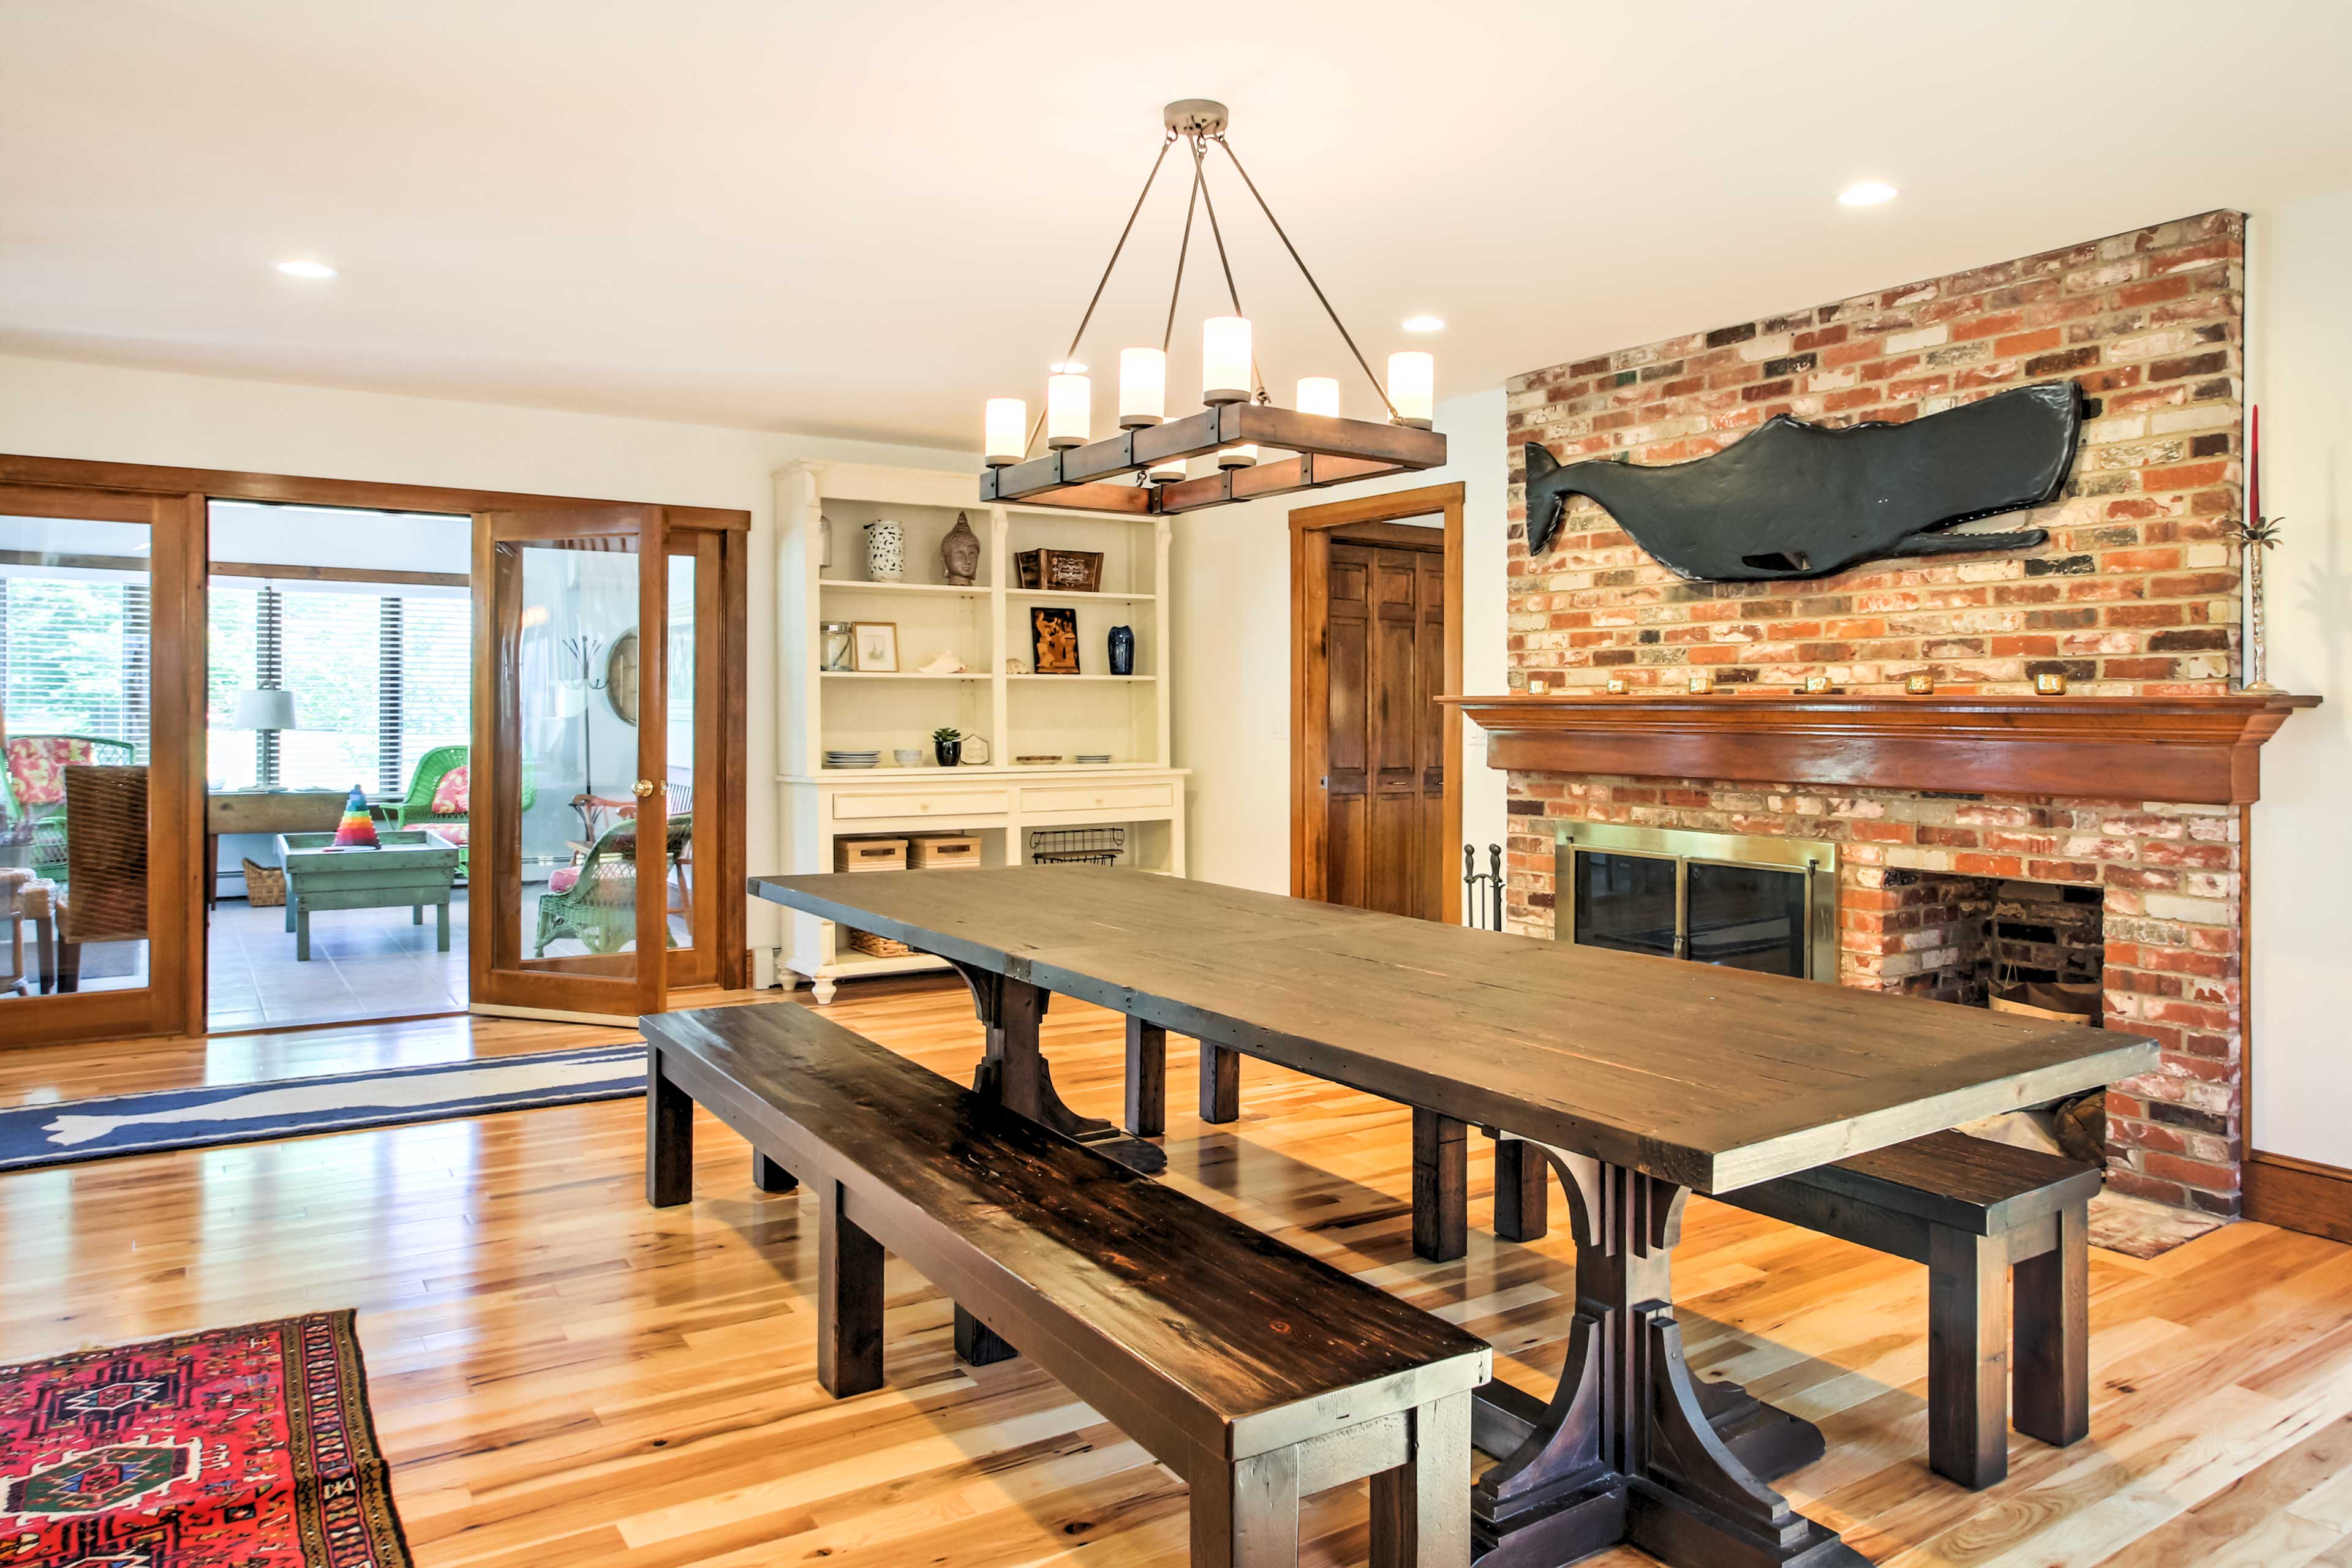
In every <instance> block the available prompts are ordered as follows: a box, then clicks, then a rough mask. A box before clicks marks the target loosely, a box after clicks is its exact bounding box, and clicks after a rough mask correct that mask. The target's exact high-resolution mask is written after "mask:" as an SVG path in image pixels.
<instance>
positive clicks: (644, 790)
mask: <svg viewBox="0 0 2352 1568" xmlns="http://www.w3.org/2000/svg"><path fill="white" fill-rule="evenodd" d="M629 790H630V793H631V794H633V795H635V796H636V797H637V798H638V799H639V800H643V799H645V798H646V796H648V795H652V794H653V793H654V785H653V781H652V780H651V779H639V780H638V781H637V782H636V783H635V784H631V785H630V786H629Z"/></svg>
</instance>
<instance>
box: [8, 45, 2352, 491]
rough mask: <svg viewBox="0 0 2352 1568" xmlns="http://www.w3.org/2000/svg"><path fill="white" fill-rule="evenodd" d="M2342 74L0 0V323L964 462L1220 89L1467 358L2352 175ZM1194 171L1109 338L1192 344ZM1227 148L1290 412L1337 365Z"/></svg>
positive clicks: (1130, 268) (1782, 298)
mask: <svg viewBox="0 0 2352 1568" xmlns="http://www.w3.org/2000/svg"><path fill="white" fill-rule="evenodd" d="M2347 65H2352V10H2347V7H2345V6H2343V5H2339V4H2336V3H2335V0H2324V3H2323V0H2312V3H2307V4H2305V3H2297V0H2235V3H2234V4H2229V5H2215V4H2211V3H2210V0H2129V3H2128V4H2126V5H2091V4H2082V3H2078V0H1937V3H1935V4H1927V5H1922V4H1916V3H1915V0H1892V3H1890V0H1854V3H1846V0H1770V3H1768V4H1757V3H1754V0H1717V3H1710V4H1699V3H1680V4H1671V3H1655V0H1609V3H1606V4H1603V3H1599V0H1585V3H1570V0H1548V3H1540V4H1518V5H1507V4H1455V5H1426V4H1420V5H1407V4H1397V3H1392V0H1339V3H1332V4H1297V3H1286V0H1259V3H1257V4H1253V5H1211V6H1192V7H1176V6H1169V5H1119V6H1112V5H1103V4H1096V5H1075V4H1058V3H1053V4H1048V3H1030V4H991V3H975V0H956V3H943V0H896V3H894V4H889V5H875V4H857V3H856V0H822V3H808V0H673V3H671V4H667V5H663V4H646V3H645V0H328V3H323V4H322V3H321V0H144V3H141V0H70V3H61V0H0V352H16V353H31V354H37V355H48V356H54V357H64V358H74V359H89V360H100V361H106V362H113V363H130V364H141V365H154V366H162V367H168V368H175V369H184V370H192V371H200V372H205V373H208V374H224V375H242V376H255V377H263V378H271V379H278V380H289V381H296V382H305V383H318V384H332V385H339V386H355V387H367V388H375V389H382V390H389V391H401V392H413V393H421V394H430V395H441V396H452V397H461V398H472V399H478V400H483V401H490V402H508V403H526V404H537V405H551V406H558V407H572V408H583V409H593V410H600V411H606V412H614V413H625V414H635V415H646V416H656V417H661V418H668V419H678V420H690V421H698V422H708V423H718V424H728V425H740V426H756V427H763V428H785V429H796V430H806V431H811V432H817V433H826V434H834V435H843V436H863V437H879V438H888V439H898V440H905V441H914V442H920V443H928V444H934V445H940V446H946V447H958V448H962V449H966V450H969V449H971V448H972V447H975V446H976V445H977V442H978V438H979V426H980V405H981V400H982V398H983V397H984V396H986V395H990V394H1006V395H1024V396H1026V397H1028V398H1030V399H1031V400H1032V407H1033V408H1034V407H1035V406H1036V405H1037V400H1038V399H1040V398H1041V397H1042V395H1043V377H1044V371H1045V364H1046V363H1047V362H1049V361H1052V360H1055V359H1057V358H1059V357H1060V356H1061V353H1062V350H1063V348H1064V346H1065V344H1066V342H1067V339H1068V335H1069V332H1070V331H1071V329H1072V328H1073V327H1074V326H1075V325H1076V317H1077V313H1078V311H1079V310H1081V309H1082V308H1083V306H1084V304H1085V302H1086V298H1087V292H1088V290H1089V289H1091V288H1092V287H1093V284H1094V280H1095V276H1096V273H1097V269H1098V268H1100V266H1101V263H1102V260H1103V258H1104V257H1105V255H1106V254H1107V253H1108V248H1109V243H1110V240H1111V238H1112V237H1113V236H1114V235H1115V233H1116V232H1117V227H1118V223H1119V222H1120V220H1121V219H1122V217H1123V216H1124V215H1125V212H1126V210H1127V206H1128V205H1129V202H1130V201H1131V200H1132V199H1133V197H1134V194H1135V191H1136V189H1137V188H1138V186H1139V184H1140V183H1141V180H1142V176H1143V173H1144V170H1145V169H1146V168H1147V167H1148V166H1149V164H1150V159H1151V156H1152V153H1153V152H1154V150H1155V149H1156V146H1157V144H1158V141H1159V137H1160V126H1159V119H1160V105H1161V103H1162V102H1163V101H1164V100H1168V99H1171V98H1178V97H1187V96H1195V95H1198V96H1206V97H1215V98H1222V99H1223V100H1226V101H1228V102H1229V103H1231V104H1232V105H1233V107H1234V144H1235V146H1236V147H1237V148H1238V149H1239V150H1240V151H1241V153H1242V155H1243V156H1244V158H1245V159H1246V160H1247V161H1248V163H1249V164H1250V172H1251V173H1252V174H1254V175H1255V176H1256V178H1257V180H1258V183H1259V185H1260V187H1261V188H1262V189H1263V190H1264V191H1265V193H1266V195H1267V197H1268V199H1269V200H1271V201H1272V202H1273V203H1274V205H1275V210H1276V213H1277V214H1279V215H1280V216H1282V218H1283V220H1284V222H1285V224H1286V226H1287V227H1288V228H1289V230H1290V233H1291V236H1292V237H1293V238H1294V239H1295V240H1296V241H1297V243H1298V245H1299V246H1300V247H1301V248H1302V250H1303V251H1304V252H1305V254H1306V256H1307V260H1308V262H1309V263H1310V265H1313V266H1314V267H1315V268H1317V269H1318V273H1319V274H1320V276H1321V278H1322V280H1323V282H1324V285H1325V287H1326V288H1327V289H1328V291H1329V293H1330V294H1331V297H1332V299H1333V300H1334V302H1335V303H1336V304H1337V305H1338V306H1339V309H1340V310H1341V312H1342V314H1343V315H1344V316H1345V317H1346V318H1347V319H1348V320H1349V322H1350V324H1351V325H1353V326H1354V327H1355V328H1356V330H1357V331H1358V333H1359V335H1360V339H1361V340H1362V342H1363V346H1364V349H1365V351H1366V353H1368V354H1369V355H1370V357H1371V358H1372V360H1373V363H1374V364H1375V365H1376V366H1377V365H1378V364H1380V363H1381V359H1382V356H1384V355H1385V354H1386V353H1388V352H1389V351H1390V350H1391V349H1394V348H1399V347H1404V346H1413V347H1429V348H1433V349H1434V350H1435V351H1436V352H1437V353H1438V355H1439V362H1438V377H1439V383H1438V392H1439V395H1440V397H1444V396H1448V395H1454V394H1456V393H1463V392H1469V391H1475V390H1477V389H1479V388H1482V387H1486V386H1492V385H1494V384H1496V383H1498V382H1499V381H1500V380H1501V379H1502V378H1503V377H1505V376H1506V375H1508V374H1511V373H1513V372H1516V371H1520V370H1526V369H1531V368H1534V367H1537V366H1540V365H1544V364H1549V363H1554V362H1556V361H1559V360H1561V359H1564V358H1568V357H1571V356H1573V355H1576V354H1580V353H1591V352H1597V351H1600V350H1604V349H1609V348H1613V347H1620V346H1623V345H1626V344H1630V343H1638V342H1646V341H1648V340H1650V339H1653V338H1657V337H1662V336H1665V335H1667V334H1669V333H1673V332H1677V331H1686V330H1690V329H1692V328H1695V327H1700V326H1706V325H1714V324H1719V323H1723V322H1728V321H1744V320H1747V319H1749V318H1752V317H1755V316H1758V315H1760V314H1764V313H1767V312H1769V311H1771V310H1779V309H1784V308H1795V307H1799V306H1802V305H1805V304H1810V303H1813V302H1816V301H1818V300H1822V299H1825V298H1831V297H1835V296H1838V295H1841V294H1844V293H1848V292H1853V291H1858V290H1861V289H1870V288H1876V287H1881V286H1886V285H1891V284H1894V283H1897V282H1901V281H1905V280H1907V279H1912V278H1915V277H1920V276H1925V275H1929V274H1933V273H1937V272H1941V271H1946V270H1949V269H1953V268H1959V267H1964V266H1969V265H1973V264H1976V263H1979V262H1989V261H1994V260H2000V259H2002V258H2009V257H2012V256H2017V255H2021V254H2024V253H2027V252H2030V251H2032V250H2035V249H2039V248H2045V247H2054V246H2058V245H2063V244H2066V243H2070V242H2072V241H2075V240H2079V239H2083V238H2086V237H2095V236H2098V235H2103V234H2107V233H2112V232H2115V231H2116V230H2120V229H2124V228H2128V227H2132V226H2137V225H2140V224H2144V223H2148V222H2152V221H2156V220H2159V219H2163V218H2168V217H2176V216H2184V215H2187V214H2190V213H2195V212H2200V211H2203V210H2206V209H2208V208H2211V207H2215V206H2224V205H2230V206H2240V207H2248V208H2253V209H2262V208H2264V207H2268V206H2271V205H2275V204H2277V203H2279V202H2281V201H2284V200H2288V199H2292V198H2294V197H2295V196H2298V195H2311V194H2316V193H2318V192H2322V191H2326V190H2330V189H2334V188H2336V187H2339V186H2342V185H2344V184H2347V183H2352V174H2347V171H2352V112H2347V110H2346V107H2345V102H2346V100H2345V96H2344V87H2343V83H2344V80H2345V73H2346V69H2347ZM1179 174H1181V171H1180V170H1178V169H1177V168H1176V166H1175V163H1173V162H1172V161H1171V165H1170V168H1169V170H1168V171H1167V172H1165V173H1163V174H1162V176H1161V186H1160V190H1159V191H1158V192H1156V193H1155V196H1154V201H1153V204H1152V206H1151V208H1150V210H1149V211H1148V212H1147V214H1146V216H1145V218H1144V220H1143V222H1142V223H1141V224H1139V227H1138V236H1137V239H1136V240H1135V242H1133V244H1132V245H1131V246H1130V249H1129V261H1128V262H1127V263H1125V264H1123V266H1122V276H1121V277H1120V279H1116V280H1115V281H1114V283H1113V287H1112V290H1111V293H1110V294H1109V295H1108V297H1107V298H1106V300H1105V303H1104V307H1103V310H1102V312H1101V314H1100V316H1099V317H1098V319H1097V328H1096V330H1095V331H1092V332H1090V333H1089V334H1088V339H1087V345H1086V347H1085V349H1084V350H1083V351H1082V355H1081V357H1084V358H1086V359H1087V360H1088V361H1090V362H1091V363H1095V364H1096V365H1097V368H1098V370H1108V369H1109V368H1110V366H1111V365H1112V363H1114V361H1115V358H1116V350H1117V349H1118V347H1119V346H1120V345H1121V344H1123V343H1129V342H1156V341H1157V340H1158V333H1159V331H1160V319H1161V315H1162V312H1163V311H1164V310H1165V309H1166V290H1167V287H1168V280H1169V276H1170V270H1171V265H1172V256H1173V250H1174V239H1175V230H1176V228H1177V226H1179V224H1180V223H1181V211H1182V198H1181V190H1182V184H1181V180H1180V179H1176V178H1171V176H1172V175H1179ZM1864 177H1874V178H1881V179H1885V180H1887V181H1890V182H1892V183H1893V184H1896V185H1898V186H1900V187H1901V188H1902V192H1903V194H1902V195H1901V197H1900V198H1899V199H1898V200H1897V201H1895V202H1894V203H1893V204H1891V205H1887V206H1884V207H1877V208H1867V209H1850V208H1845V207H1841V206H1840V205H1837V203H1836V201H1835V199H1834V198H1835V195H1836V193H1837V192H1838V191H1839V190H1841V189H1843V187H1844V186H1846V185H1847V184H1852V183H1853V182H1854V181H1856V180H1859V179H1862V178H1864ZM1212 178H1213V180H1214V181H1215V182H1216V183H1215V184H1213V193H1214V194H1215V195H1217V196H1218V198H1219V202H1220V205H1219V213H1220V216H1222V217H1223V219H1224V221H1225V226H1226V228H1227V230H1228V238H1229V240H1231V241H1233V242H1234V261H1235V266H1236V269H1237V271H1238V274H1239V282H1240V286H1241V292H1242V300H1243V302H1244V305H1245V306H1246V307H1247V308H1248V310H1249V313H1250V314H1251V315H1252V316H1253V317H1254V318H1255V319H1256V321H1258V323H1259V343H1260V359H1261V363H1263V365H1264V367H1265V374H1266V375H1267V377H1268V379H1269V382H1270V383H1271V384H1274V385H1275V386H1276V389H1277V396H1279V397H1281V398H1282V399H1283V400H1285V401H1286V400H1287V389H1288V386H1289V382H1290V380H1291V378H1293V377H1295V376H1297V375H1299V374H1312V373H1318V372H1320V373H1327V374H1340V373H1341V372H1342V371H1343V370H1346V369H1347V368H1348V367H1347V362H1346V361H1345V358H1344V352H1343V351H1342V350H1341V349H1340V347H1339V344H1338V342H1337V341H1336V339H1334V338H1333V336H1332V335H1331V334H1330V332H1329V330H1328V327H1326V326H1324V325H1322V324H1321V323H1320V321H1319V317H1318V313H1317V312H1316V309H1315V306H1314V302H1313V300H1312V298H1311V296H1310V295H1308V293H1307V290H1306V289H1305V288H1304V286H1303V285H1301V284H1299V283H1298V282H1297V279H1296V276H1295V274H1292V273H1290V272H1289V269H1288V267H1287V264H1286V262H1285V261H1284V260H1283V258H1281V255H1280V252H1279V249H1278V248H1277V247H1276V244H1275V242H1274V241H1273V239H1272V238H1271V237H1270V236H1269V235H1268V234H1267V232H1266V230H1265V226H1264V224H1263V222H1262V220H1260V219H1258V218H1257V217H1256V216H1255V213H1254V212H1252V211H1250V210H1248V209H1247V208H1246V206H1245V204H1246V201H1247V197H1246V195H1245V193H1244V192H1243V191H1242V189H1241V188H1240V186H1239V184H1238V183H1237V182H1236V181H1234V179H1233V177H1232V175H1231V173H1230V171H1229V170H1218V169H1213V171H1212ZM297 256H304V257H316V258H321V259H324V260H326V261H329V262H331V263H332V264H333V265H335V266H336V267H338V268H341V270H342V276H341V278H339V279H335V280H333V281H331V282H327V283H300V282H297V281H294V280H292V279H285V278H282V277H279V276H278V274H277V273H276V272H274V271H273V270H272V268H271V264H272V263H274V262H276V261H278V260H279V259H281V258H289V257H297ZM1198 259H1200V256H1199V253H1198V252H1196V260H1198ZM1213 278H1214V275H1213V273H1211V272H1208V271H1206V270H1197V271H1195V272H1194V273H1192V275H1191V280H1190V281H1189V282H1188V285H1187V289H1186V294H1185V302H1184V306H1183V309H1182V310H1181V311H1180V312H1179V315H1178V328H1177V334H1176V338H1177V342H1178V344H1179V345H1180V349H1181V346H1182V345H1185V344H1188V343H1190V344H1193V345H1197V341H1198V337H1197V334H1198V330H1199V329H1198V321H1199V319H1200V318H1201V317H1202V316H1203V315H1206V314H1209V313H1212V311H1213V310H1216V309H1218V308H1219V307H1220V304H1221V300H1220V297H1219V296H1220V293H1221V290H1216V289H1213V286H1212V285H1213ZM1418 311H1430V312H1433V313H1435V314H1438V315H1440V316H1443V317H1444V318H1445V320H1446V321H1447V322H1448V323H1449V325H1448V327H1447V329H1446V331H1444V332H1443V333H1441V334H1438V335H1436V336H1435V337H1434V338H1412V339H1409V338H1408V335H1407V334H1405V333H1403V332H1402V331H1400V330H1399V325H1398V323H1399V322H1400V321H1401V320H1402V318H1403V317H1405V316H1406V315H1408V314H1412V313H1414V312H1418ZM1196 357H1197V356H1196V354H1195V353H1179V354H1178V356H1177V358H1176V367H1177V368H1176V370H1175V371H1174V373H1173V380H1174V382H1175V383H1176V384H1179V385H1197V380H1196V379H1195V378H1196V376H1197V371H1196V370H1195V369H1194V363H1195V360H1196ZM1346 384H1347V385H1348V405H1347V406H1348V411H1349V412H1350V413H1354V414H1360V415H1367V416H1369V415H1370V414H1371V413H1372V412H1373V408H1374V404H1373V401H1372V399H1371V397H1370V393H1369V391H1368V390H1366V389H1365V387H1364V385H1363V384H1362V382H1361V379H1360V376H1358V377H1353V378H1351V379H1350V380H1349V382H1348V383H1346ZM1108 396H1109V380H1108V377H1107V376H1098V378H1097V409H1098V411H1099V410H1101V409H1102V408H1103V406H1104V405H1105V403H1106V402H1107V401H1108Z"/></svg>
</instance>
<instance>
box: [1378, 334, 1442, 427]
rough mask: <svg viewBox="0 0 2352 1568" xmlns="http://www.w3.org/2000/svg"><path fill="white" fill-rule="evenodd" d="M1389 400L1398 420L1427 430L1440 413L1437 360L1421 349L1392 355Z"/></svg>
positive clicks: (1395, 421)
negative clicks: (1438, 405) (1438, 410)
mask: <svg viewBox="0 0 2352 1568" xmlns="http://www.w3.org/2000/svg"><path fill="white" fill-rule="evenodd" d="M1389 404H1390V405H1391V407H1393V408H1394V409H1395V410H1396V418H1395V420H1394V423H1396V424H1399V425H1410V426H1412V427H1413V428H1414V429H1416V430H1426V429H1428V428H1429V427H1430V426H1432V425H1433V424H1434V423H1435V422H1436V417H1437V362H1436V361H1435V360H1434V359H1433V358H1432V357H1431V356H1430V355H1428V354H1425V353H1422V352H1421V351H1419V350H1418V349H1405V350H1402V351H1400V352H1398V353H1392V354H1391V355H1389Z"/></svg>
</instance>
